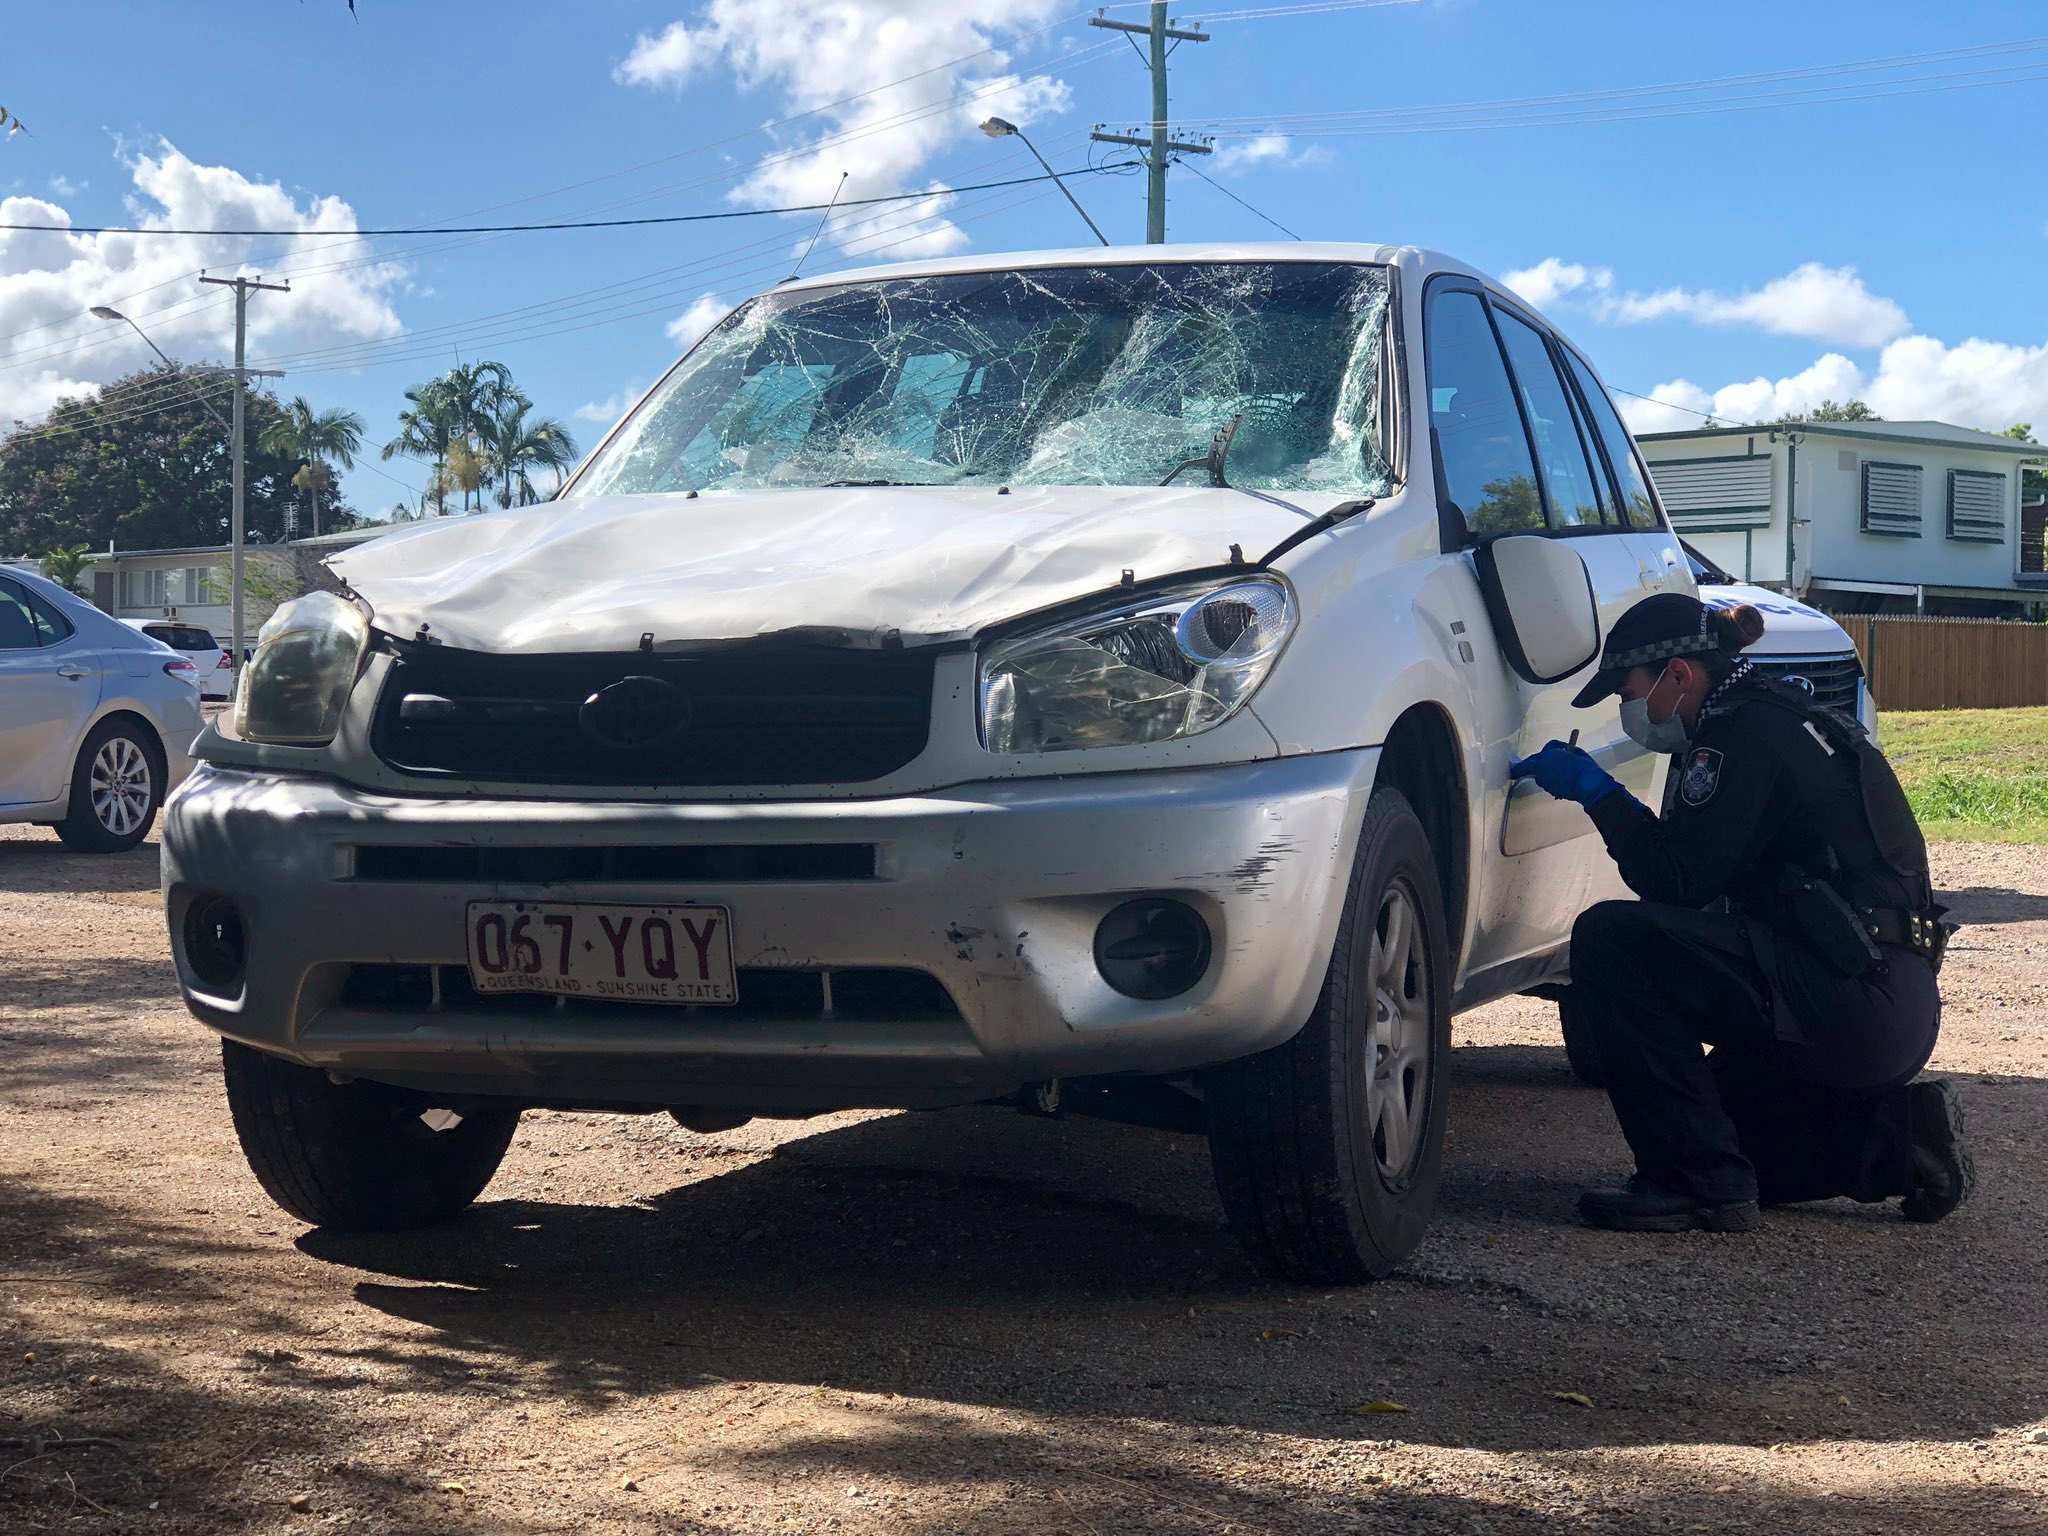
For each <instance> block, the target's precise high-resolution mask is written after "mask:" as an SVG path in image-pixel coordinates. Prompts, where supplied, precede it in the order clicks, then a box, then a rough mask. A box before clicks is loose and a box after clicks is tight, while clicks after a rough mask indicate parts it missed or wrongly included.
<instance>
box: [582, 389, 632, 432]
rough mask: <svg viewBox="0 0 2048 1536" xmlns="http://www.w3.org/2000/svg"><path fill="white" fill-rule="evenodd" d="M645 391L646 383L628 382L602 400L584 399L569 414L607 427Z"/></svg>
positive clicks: (623, 413) (624, 412)
mask: <svg viewBox="0 0 2048 1536" xmlns="http://www.w3.org/2000/svg"><path fill="white" fill-rule="evenodd" d="M645 393H647V386H646V385H644V384H639V383H633V384H628V385H626V386H625V387H624V388H623V389H621V390H619V391H618V392H617V393H616V394H612V395H608V396H606V397H605V398H604V399H602V400H587V401H585V402H584V403H583V404H582V405H579V406H577V407H576V409H575V410H573V411H571V412H570V413H569V414H570V415H571V416H573V417H574V418H575V419H576V420H578V421H588V422H594V423H595V424H596V425H598V426H600V427H608V426H610V425H611V424H612V423H613V422H615V421H617V420H618V419H619V418H620V417H621V416H623V415H625V414H626V412H627V410H628V409H629V408H631V406H632V405H633V403H634V402H635V401H637V400H638V399H639V398H640V397H641V396H642V395H644V394H645Z"/></svg>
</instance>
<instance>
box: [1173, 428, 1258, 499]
mask: <svg viewBox="0 0 2048 1536" xmlns="http://www.w3.org/2000/svg"><path fill="white" fill-rule="evenodd" d="M1243 425H1244V412H1243V411H1239V412H1238V413H1237V414H1236V415H1235V416H1233V417H1231V418H1230V420H1229V421H1228V422H1226V423H1224V425H1223V426H1222V427H1221V428H1219V429H1218V430H1217V433H1216V435H1215V437H1213V438H1211V439H1210V441H1209V451H1208V452H1207V453H1205V454H1203V455H1202V456H1201V457H1200V458H1199V459H1185V460H1183V461H1182V462H1180V463H1178V464H1176V465H1174V466H1173V468H1172V469H1170V470H1168V471H1167V472H1166V478H1165V479H1164V480H1162V481H1160V482H1159V483H1160V484H1161V485H1171V484H1173V482H1174V481H1175V480H1176V479H1178V478H1179V477H1180V472H1181V471H1182V470H1184V469H1193V468H1194V467H1195V466H1196V465H1198V464H1199V465H1201V466H1202V468H1204V469H1206V470H1208V471H1209V483H1210V484H1211V485H1220V486H1225V487H1228V486H1229V484H1230V482H1229V481H1228V480H1226V479H1224V478H1223V465H1224V462H1225V461H1226V460H1227V459H1228V458H1229V457H1230V444H1231V442H1232V441H1233V440H1234V439H1235V438H1236V437H1237V429H1238V428H1239V427H1241V426H1243Z"/></svg>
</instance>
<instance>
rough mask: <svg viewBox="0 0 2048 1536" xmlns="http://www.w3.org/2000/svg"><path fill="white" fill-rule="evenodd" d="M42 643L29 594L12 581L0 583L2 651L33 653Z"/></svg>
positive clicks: (0, 646) (0, 638) (0, 636)
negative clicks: (29, 601) (31, 610)
mask: <svg viewBox="0 0 2048 1536" xmlns="http://www.w3.org/2000/svg"><path fill="white" fill-rule="evenodd" d="M42 643H43V641H42V636H41V635H39V634H38V633H37V632H36V617H35V615H34V614H33V613H31V612H30V611H29V606H28V593H27V592H25V591H23V590H22V589H21V588H20V587H17V586H16V585H15V584H14V583H13V582H11V581H0V651H32V650H34V649H35V648H36V647H37V646H39V645H41V644H42Z"/></svg>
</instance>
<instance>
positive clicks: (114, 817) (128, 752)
mask: <svg viewBox="0 0 2048 1536" xmlns="http://www.w3.org/2000/svg"><path fill="white" fill-rule="evenodd" d="M91 789H92V814H93V817H94V819H95V820H97V821H98V822H99V824H100V825H101V826H102V827H104V828H106V830H107V831H108V832H109V833H111V834H112V835H113V836H115V837H127V836H129V835H130V834H131V833H133V832H134V831H135V830H136V828H138V827H140V826H141V825H142V824H143V822H144V821H145V820H147V819H148V816H149V803H150V790H151V785H150V772H149V758H148V757H147V756H146V755H144V753H143V750H142V748H141V747H139V746H138V745H136V743H135V742H134V741H132V740H131V739H129V738H128V737H126V736H112V737H109V738H108V739H107V740H106V741H105V742H103V743H101V745H100V749H99V751H98V752H97V753H95V754H94V755H93V760H92V784H91Z"/></svg>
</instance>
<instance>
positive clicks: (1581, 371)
mask: <svg viewBox="0 0 2048 1536" xmlns="http://www.w3.org/2000/svg"><path fill="white" fill-rule="evenodd" d="M1566 356H1568V357H1570V354H1569V353H1567V354H1566ZM1571 365H1572V377H1573V378H1575V379H1577V380H1578V381H1579V392H1580V393H1581V394H1582V395H1584V396H1585V399H1586V408H1587V409H1588V410H1590V411H1591V412H1592V413H1593V426H1594V429H1595V430H1596V431H1597V432H1598V433H1599V434H1600V442H1601V444H1602V445H1603V446H1604V447H1605V448H1606V449H1607V463H1608V465H1609V466H1610V467H1611V468H1612V469H1613V471H1614V480H1615V484H1616V485H1618V486H1620V487H1621V504H1622V507H1623V509H1624V510H1625V511H1626V512H1627V513H1628V522H1629V526H1630V527H1631V528H1660V527H1662V526H1663V525H1662V524H1661V523H1659V522H1658V521H1657V503H1656V502H1654V501H1652V500H1651V499H1650V486H1649V482H1648V481H1646V480H1644V478H1643V466H1642V465H1641V464H1640V463H1639V462H1637V459H1636V451H1635V445H1634V444H1633V443H1631V442H1630V441H1629V437H1628V428H1626V427H1624V426H1623V425H1622V424H1621V418H1620V417H1619V416H1617V415H1616V414H1615V413H1614V402H1613V401H1611V400H1609V399H1608V398H1607V391H1606V390H1604V389H1602V388H1601V387H1600V381H1599V380H1598V379H1596V378H1594V377H1593V375H1592V373H1591V371H1589V370H1588V369H1587V367H1586V365H1585V364H1584V363H1582V362H1580V361H1579V360H1578V359H1577V358H1576V357H1572V358H1571Z"/></svg>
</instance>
